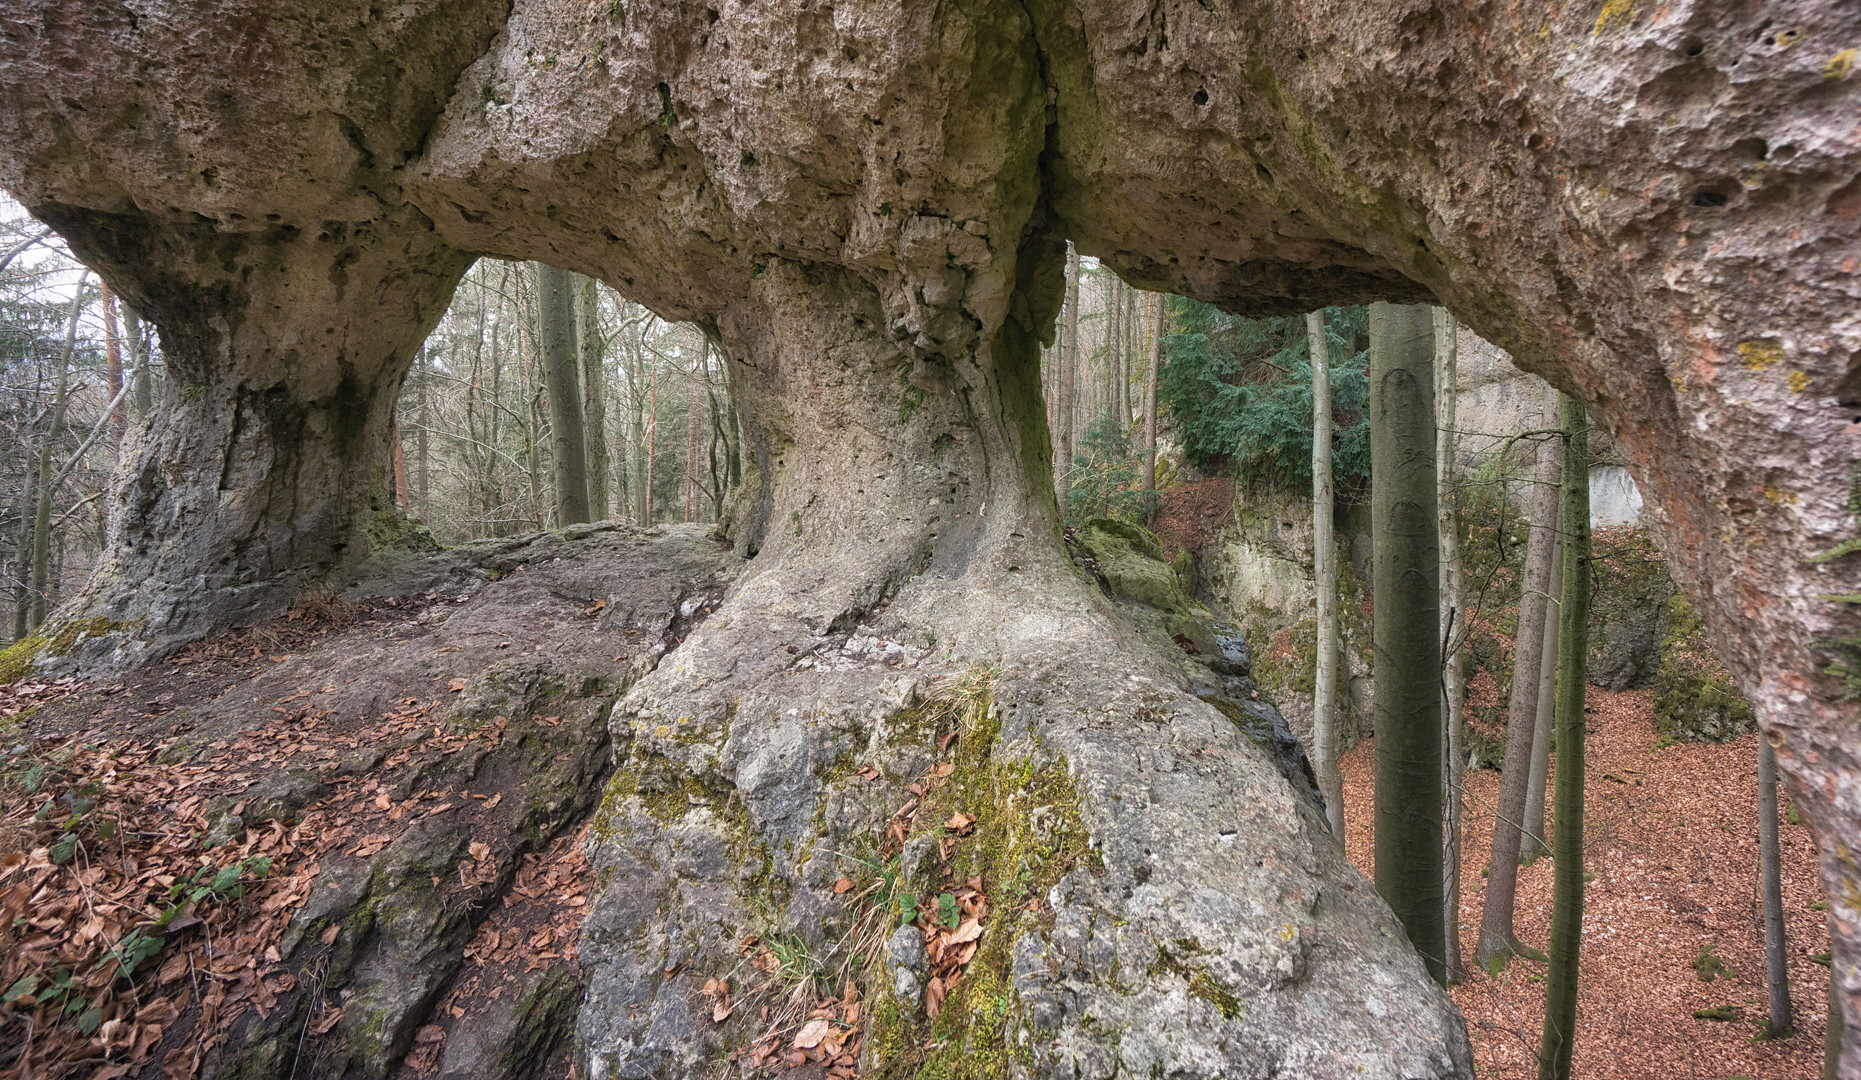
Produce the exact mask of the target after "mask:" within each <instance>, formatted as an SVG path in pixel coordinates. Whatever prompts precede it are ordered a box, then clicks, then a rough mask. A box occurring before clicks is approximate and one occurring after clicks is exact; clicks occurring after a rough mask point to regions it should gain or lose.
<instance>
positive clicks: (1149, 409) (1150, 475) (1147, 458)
mask: <svg viewBox="0 0 1861 1080" xmlns="http://www.w3.org/2000/svg"><path fill="white" fill-rule="evenodd" d="M1162 370H1163V294H1162V293H1151V294H1150V359H1149V371H1148V372H1147V373H1146V374H1145V376H1144V490H1145V491H1155V490H1157V374H1158V372H1160V371H1162Z"/></svg>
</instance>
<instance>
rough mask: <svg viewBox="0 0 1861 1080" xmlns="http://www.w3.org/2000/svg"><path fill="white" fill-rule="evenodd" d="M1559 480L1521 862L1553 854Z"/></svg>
mask: <svg viewBox="0 0 1861 1080" xmlns="http://www.w3.org/2000/svg"><path fill="white" fill-rule="evenodd" d="M1557 460H1558V471H1559V473H1560V474H1561V473H1562V471H1563V467H1564V465H1563V461H1564V459H1563V441H1562V440H1559V442H1558V459H1557ZM1562 483H1563V481H1562V480H1561V478H1560V480H1559V485H1560V487H1559V495H1558V501H1557V505H1558V531H1557V543H1556V544H1555V545H1553V546H1552V548H1551V587H1550V589H1549V590H1547V596H1546V606H1545V615H1544V649H1543V655H1542V656H1541V657H1540V658H1539V662H1538V715H1537V718H1536V719H1535V720H1534V721H1533V725H1534V726H1533V729H1532V737H1531V773H1530V774H1529V775H1528V776H1527V777H1526V780H1525V820H1524V822H1523V824H1524V826H1525V837H1524V854H1522V855H1520V856H1519V858H1520V860H1521V861H1522V862H1530V861H1531V860H1533V859H1536V858H1540V857H1541V856H1545V855H1549V854H1550V853H1551V845H1550V843H1549V842H1548V838H1547V836H1546V834H1545V831H1544V804H1545V797H1544V796H1545V791H1544V789H1545V787H1546V786H1547V784H1546V778H1547V777H1548V776H1549V775H1550V772H1551V725H1552V722H1553V721H1554V719H1555V712H1556V709H1557V659H1558V649H1559V646H1560V642H1559V638H1560V637H1561V636H1562V632H1561V627H1562V626H1563V611H1564V601H1563V595H1564V531H1563V506H1564V500H1563V495H1562V487H1561V485H1562Z"/></svg>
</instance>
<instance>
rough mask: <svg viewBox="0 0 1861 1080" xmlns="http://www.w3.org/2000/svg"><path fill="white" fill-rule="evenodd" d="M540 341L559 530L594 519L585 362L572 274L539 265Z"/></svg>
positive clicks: (537, 271)
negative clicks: (584, 392) (584, 399)
mask: <svg viewBox="0 0 1861 1080" xmlns="http://www.w3.org/2000/svg"><path fill="white" fill-rule="evenodd" d="M536 277H537V289H536V294H537V297H536V299H537V313H538V319H537V338H538V340H539V341H540V342H541V345H542V360H543V380H544V382H545V384H546V385H547V386H548V388H549V414H550V428H551V432H552V438H551V446H552V448H553V450H554V451H555V459H556V462H555V464H556V468H555V474H556V527H557V528H561V527H562V526H564V525H578V524H581V523H583V522H585V521H587V520H588V450H587V443H586V438H585V428H584V427H583V424H582V390H581V378H580V375H579V372H578V371H577V369H578V368H579V367H580V360H579V358H578V357H577V356H576V350H575V287H574V284H573V282H572V281H571V280H570V277H571V275H570V274H569V272H568V271H567V270H563V269H560V268H558V267H554V266H545V265H543V264H542V263H538V264H537V266H536Z"/></svg>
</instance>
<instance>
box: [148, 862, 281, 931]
mask: <svg viewBox="0 0 1861 1080" xmlns="http://www.w3.org/2000/svg"><path fill="white" fill-rule="evenodd" d="M270 873H271V859H270V858H269V857H267V856H264V855H252V856H248V857H246V858H244V859H241V860H239V861H238V862H236V863H233V864H231V865H229V866H222V867H219V868H217V869H216V868H215V867H213V866H211V865H209V866H203V867H201V868H200V869H199V870H196V871H194V872H193V873H192V874H190V875H188V876H187V877H184V878H182V879H181V880H180V881H177V882H175V883H174V885H173V886H171V887H170V888H169V890H168V899H169V900H170V901H171V902H173V901H179V907H185V906H186V905H189V904H198V903H200V902H201V901H203V900H206V899H209V898H212V899H215V900H237V899H239V898H240V897H241V896H244V895H245V893H246V886H245V879H246V875H248V874H250V875H251V876H252V877H255V878H263V877H265V876H266V875H268V874H270ZM179 907H176V908H170V909H169V911H168V913H167V914H166V915H164V917H163V918H164V922H163V924H162V925H166V920H167V919H169V918H172V917H173V914H174V912H175V911H176V910H179Z"/></svg>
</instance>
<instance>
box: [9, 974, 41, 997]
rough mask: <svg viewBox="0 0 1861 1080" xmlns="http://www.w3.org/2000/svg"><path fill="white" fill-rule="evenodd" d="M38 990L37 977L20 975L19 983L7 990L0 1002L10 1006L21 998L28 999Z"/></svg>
mask: <svg viewBox="0 0 1861 1080" xmlns="http://www.w3.org/2000/svg"><path fill="white" fill-rule="evenodd" d="M38 988H39V977H38V976H37V975H22V976H20V979H19V981H18V982H16V983H14V984H13V985H12V986H11V987H10V988H9V989H8V990H7V992H6V994H5V996H3V997H0V1001H4V1002H6V1003H7V1004H12V1003H13V1002H15V1001H18V1000H20V999H21V998H25V997H30V996H31V994H32V992H33V991H34V990H37V989H38Z"/></svg>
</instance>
